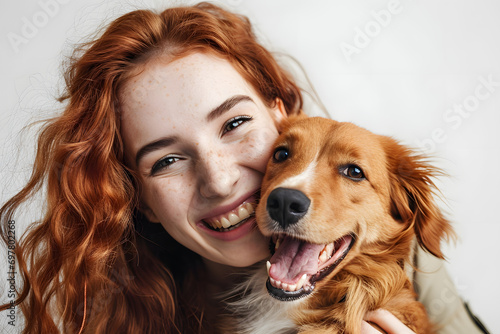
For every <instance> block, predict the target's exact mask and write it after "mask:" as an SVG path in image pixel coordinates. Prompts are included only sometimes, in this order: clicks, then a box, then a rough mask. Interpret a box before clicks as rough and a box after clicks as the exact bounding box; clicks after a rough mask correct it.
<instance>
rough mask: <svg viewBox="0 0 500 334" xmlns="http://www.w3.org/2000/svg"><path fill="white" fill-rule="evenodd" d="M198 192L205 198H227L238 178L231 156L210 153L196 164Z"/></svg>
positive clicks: (238, 171) (238, 174)
mask: <svg viewBox="0 0 500 334" xmlns="http://www.w3.org/2000/svg"><path fill="white" fill-rule="evenodd" d="M197 173H198V175H199V190H200V194H201V196H203V197H205V198H215V197H227V196H229V195H230V194H231V192H232V191H233V189H234V187H235V185H236V183H237V182H238V180H239V177H240V170H239V168H238V166H237V164H236V163H235V161H234V159H232V157H231V155H229V154H227V153H226V154H224V153H222V152H215V151H210V153H208V154H206V155H205V156H204V157H203V158H202V159H200V161H199V163H198V168H197Z"/></svg>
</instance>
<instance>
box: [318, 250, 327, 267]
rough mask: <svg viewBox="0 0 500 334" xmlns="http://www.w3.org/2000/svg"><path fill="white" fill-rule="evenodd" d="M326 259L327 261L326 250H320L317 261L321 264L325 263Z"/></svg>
mask: <svg viewBox="0 0 500 334" xmlns="http://www.w3.org/2000/svg"><path fill="white" fill-rule="evenodd" d="M326 261H328V255H327V253H326V251H325V250H323V251H322V252H321V254H320V255H319V259H318V262H319V263H320V264H321V263H325V262H326Z"/></svg>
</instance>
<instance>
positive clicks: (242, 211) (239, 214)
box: [238, 207, 250, 219]
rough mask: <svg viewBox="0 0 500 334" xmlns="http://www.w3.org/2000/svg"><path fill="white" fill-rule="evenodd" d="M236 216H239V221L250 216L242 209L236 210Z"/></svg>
mask: <svg viewBox="0 0 500 334" xmlns="http://www.w3.org/2000/svg"><path fill="white" fill-rule="evenodd" d="M238 216H240V219H245V218H248V217H250V214H249V213H248V210H247V209H245V208H244V207H241V208H239V209H238Z"/></svg>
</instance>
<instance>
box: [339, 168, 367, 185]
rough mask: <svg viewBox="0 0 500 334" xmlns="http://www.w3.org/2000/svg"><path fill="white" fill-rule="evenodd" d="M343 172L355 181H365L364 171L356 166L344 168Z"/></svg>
mask: <svg viewBox="0 0 500 334" xmlns="http://www.w3.org/2000/svg"><path fill="white" fill-rule="evenodd" d="M341 172H342V174H343V175H344V176H346V177H348V178H350V179H351V180H354V181H361V180H364V179H365V174H364V173H363V170H362V169H361V168H360V167H359V166H356V165H349V166H345V167H343V168H342V170H341Z"/></svg>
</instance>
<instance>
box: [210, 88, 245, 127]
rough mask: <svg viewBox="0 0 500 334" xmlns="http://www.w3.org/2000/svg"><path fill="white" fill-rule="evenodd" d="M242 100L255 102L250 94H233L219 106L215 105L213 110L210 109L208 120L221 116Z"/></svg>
mask: <svg viewBox="0 0 500 334" xmlns="http://www.w3.org/2000/svg"><path fill="white" fill-rule="evenodd" d="M242 101H250V102H253V100H252V98H251V97H250V96H247V95H235V96H231V97H230V98H228V99H227V100H226V101H224V102H222V103H221V104H220V105H219V106H217V107H215V108H214V109H212V111H210V112H209V113H208V115H207V118H206V119H207V122H210V121H212V120H214V119H216V118H217V117H219V116H220V115H222V114H223V113H225V112H226V111H229V110H230V109H231V108H233V107H234V106H235V105H237V104H238V103H240V102H242Z"/></svg>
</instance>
